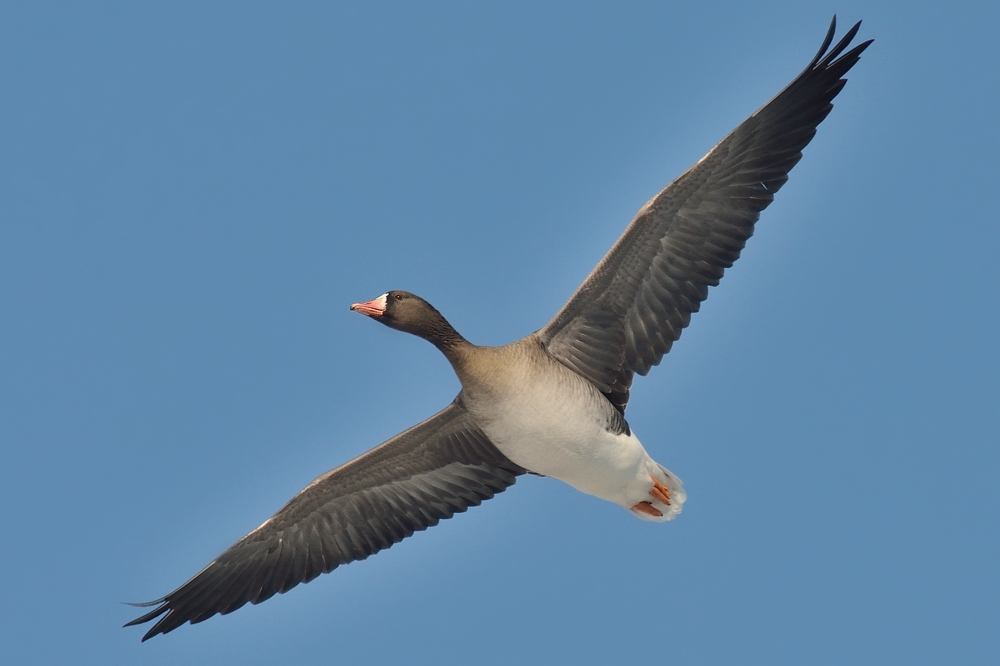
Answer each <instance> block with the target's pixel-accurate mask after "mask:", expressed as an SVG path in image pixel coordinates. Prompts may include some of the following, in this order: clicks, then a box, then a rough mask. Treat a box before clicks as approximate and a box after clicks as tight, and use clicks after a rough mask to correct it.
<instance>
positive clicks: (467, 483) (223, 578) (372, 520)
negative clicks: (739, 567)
mask: <svg viewBox="0 0 1000 666" xmlns="http://www.w3.org/2000/svg"><path fill="white" fill-rule="evenodd" d="M523 473H524V470H523V469H521V468H520V467H518V466H517V465H515V464H514V463H512V462H510V461H509V460H507V458H505V457H504V455H503V454H502V453H500V451H498V450H497V448H496V447H495V446H493V444H492V443H491V442H490V441H489V439H487V437H486V435H485V434H483V432H482V431H481V430H480V429H479V427H478V426H476V425H475V423H474V422H473V421H472V419H471V418H470V417H469V415H468V413H467V412H466V411H465V409H464V408H463V407H462V405H461V396H459V398H458V399H456V400H455V402H454V403H452V404H451V405H449V406H448V407H446V408H445V409H444V410H442V411H440V412H438V413H437V414H436V415H434V416H432V417H431V418H429V419H427V420H426V421H424V422H423V423H420V424H419V425H416V426H414V427H412V428H410V429H409V430H407V431H405V432H403V433H401V434H399V435H397V436H395V437H393V438H392V439H390V440H388V441H387V442H385V443H384V444H382V445H380V446H378V447H376V448H374V449H372V450H371V451H369V452H368V453H365V454H364V455H362V456H359V457H358V458H355V459H354V460H352V461H350V462H348V463H347V464H345V465H342V466H340V467H338V468H337V469H335V470H332V471H330V472H327V473H326V474H324V475H322V476H320V477H319V478H318V479H316V480H315V481H313V482H312V483H310V484H309V485H308V486H307V487H306V488H305V489H304V490H302V492H300V493H299V494H298V495H296V496H295V497H293V498H292V499H291V501H289V502H288V504H286V505H285V506H284V507H282V509H281V510H280V511H278V513H276V514H274V516H272V517H271V518H270V519H269V520H268V521H267V522H265V523H264V524H263V525H261V526H260V527H258V528H257V529H255V530H254V531H252V532H250V534H247V535H246V536H245V537H243V538H242V539H240V540H239V541H237V542H236V543H235V544H233V546H231V547H230V548H229V549H228V550H226V551H225V552H224V553H222V554H221V555H220V556H219V557H217V558H216V559H215V560H214V561H213V562H212V563H211V564H209V565H208V566H207V567H205V568H204V569H202V570H201V571H200V572H199V573H198V574H197V575H195V576H194V577H193V578H192V579H191V580H189V581H188V582H186V583H184V584H183V585H181V586H180V587H179V588H177V589H176V590H174V591H173V592H171V593H170V594H168V595H167V596H165V597H163V598H161V599H157V600H156V601H152V602H149V603H146V604H139V605H142V606H155V608H154V609H153V610H151V611H150V612H149V613H146V614H145V615H143V616H141V617H138V618H136V619H135V620H132V621H131V622H129V623H128V624H127V625H125V626H132V625H136V624H142V623H144V622H149V621H151V620H153V619H155V618H157V617H160V616H161V615H162V616H163V617H161V618H160V619H159V621H157V623H156V624H155V625H153V627H152V628H151V629H150V630H149V631H148V632H147V633H146V635H145V636H143V640H147V639H149V638H152V637H153V636H155V635H157V634H165V633H167V632H168V631H171V630H173V629H176V628H177V627H179V626H180V625H182V624H184V623H185V622H191V623H196V622H201V621H203V620H207V619H208V618H210V617H212V616H213V615H215V614H216V613H222V614H226V613H231V612H233V611H234V610H236V609H238V608H240V607H242V606H243V605H245V604H246V603H247V602H249V603H252V604H257V603H260V602H262V601H264V600H266V599H269V598H271V597H272V596H274V595H275V594H277V593H281V592H287V591H288V590H290V589H292V588H293V587H295V586H296V585H298V584H299V583H304V582H308V581H310V580H312V579H313V578H315V577H316V576H318V575H320V574H321V573H327V572H330V571H332V570H333V569H335V568H337V567H338V566H340V565H341V564H347V563H348V562H353V561H355V560H363V559H365V558H366V557H368V556H369V555H372V554H374V553H377V552H378V551H380V550H383V549H385V548H388V547H389V546H391V545H392V544H394V543H398V542H399V541H402V540H403V539H404V538H406V537H408V536H410V535H411V534H413V533H414V532H416V531H419V530H424V529H426V528H428V527H430V526H432V525H436V524H437V523H438V521H440V520H441V519H443V518H451V517H452V516H453V515H454V514H455V513H459V512H462V511H465V510H466V509H467V508H468V507H470V506H477V505H479V504H480V503H481V502H482V501H483V500H486V499H489V498H491V497H493V496H494V495H495V494H496V493H499V492H502V491H503V490H505V489H506V488H507V487H509V486H510V485H512V484H513V483H514V480H515V477H516V476H518V475H519V474H523Z"/></svg>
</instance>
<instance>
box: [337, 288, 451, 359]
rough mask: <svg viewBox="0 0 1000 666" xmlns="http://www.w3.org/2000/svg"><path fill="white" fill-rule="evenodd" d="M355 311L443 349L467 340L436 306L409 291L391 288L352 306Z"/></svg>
mask: <svg viewBox="0 0 1000 666" xmlns="http://www.w3.org/2000/svg"><path fill="white" fill-rule="evenodd" d="M351 310H352V311H353V312H360V313H361V314H363V315H365V316H367V317H370V318H372V319H374V320H375V321H377V322H380V323H382V324H385V325H386V326H388V327H389V328H394V329H396V330H398V331H403V332H404V333H411V334H413V335H416V336H419V337H421V338H423V339H424V340H427V341H428V342H430V343H432V344H433V345H434V346H436V347H438V348H439V349H440V348H445V347H450V346H454V345H457V344H461V343H465V338H463V337H462V336H461V335H459V333H458V331H456V330H455V329H454V328H453V327H452V325H451V324H449V323H448V320H447V319H445V318H444V316H443V315H442V314H441V313H440V312H438V311H437V309H436V308H435V307H434V306H433V305H431V304H430V303H428V302H427V301H425V300H424V299H422V298H420V297H419V296H417V295H416V294H411V293H410V292H408V291H398V290H394V291H389V292H386V293H384V294H382V295H381V296H379V297H378V298H376V299H373V300H370V301H367V302H365V303H354V304H352V305H351Z"/></svg>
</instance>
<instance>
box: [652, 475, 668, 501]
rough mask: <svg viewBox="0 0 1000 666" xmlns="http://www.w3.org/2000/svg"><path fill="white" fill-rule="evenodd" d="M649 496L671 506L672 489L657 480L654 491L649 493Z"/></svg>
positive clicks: (654, 483)
mask: <svg viewBox="0 0 1000 666" xmlns="http://www.w3.org/2000/svg"><path fill="white" fill-rule="evenodd" d="M649 494H650V495H652V496H653V498H654V499H657V500H659V501H661V502H663V503H664V504H666V505H667V506H670V489H669V488H667V487H666V486H665V485H663V484H662V483H660V482H659V481H657V480H656V479H653V489H652V490H650V491H649Z"/></svg>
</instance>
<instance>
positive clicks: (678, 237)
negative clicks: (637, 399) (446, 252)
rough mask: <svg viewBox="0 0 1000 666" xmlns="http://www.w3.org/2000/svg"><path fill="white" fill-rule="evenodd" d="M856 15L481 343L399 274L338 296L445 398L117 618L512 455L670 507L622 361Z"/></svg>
mask: <svg viewBox="0 0 1000 666" xmlns="http://www.w3.org/2000/svg"><path fill="white" fill-rule="evenodd" d="M860 25H861V24H860V22H859V23H858V24H857V25H855V26H854V27H853V28H851V29H850V30H849V31H848V32H847V34H846V35H845V36H844V38H843V39H842V40H841V41H840V42H839V43H838V44H837V45H836V46H834V47H833V49H832V50H830V51H829V52H827V48H828V47H829V46H830V44H831V42H832V39H833V35H834V32H835V29H836V17H834V20H833V23H832V24H831V25H830V29H829V32H828V33H827V35H826V39H825V40H824V41H823V45H822V47H820V50H819V53H817V54H816V57H815V58H813V60H812V62H810V63H809V66H808V67H806V69H805V71H803V72H802V73H801V74H800V75H799V76H798V77H797V78H796V79H795V80H794V81H792V83H791V84H790V85H789V86H788V87H787V88H785V89H784V90H783V91H782V92H781V93H779V94H778V95H777V96H776V97H775V98H774V99H772V100H771V101H770V102H768V103H767V104H765V105H764V106H763V107H762V108H761V109H760V110H758V111H757V112H756V113H754V114H753V115H752V116H750V117H749V118H748V119H747V120H745V121H744V122H743V123H742V124H741V125H740V126H739V127H737V128H736V129H735V130H734V131H733V132H732V133H731V134H729V136H727V137H726V138H724V139H723V140H722V141H721V142H719V144H718V145H716V146H715V147H714V148H713V149H712V150H711V151H709V153H708V154H707V155H705V157H703V158H702V159H701V160H699V161H698V163H697V164H695V165H694V166H693V167H691V168H690V169H688V170H687V171H686V172H685V173H684V174H682V175H681V176H680V177H679V178H677V179H676V180H675V181H673V182H672V183H671V184H670V185H668V186H667V187H666V188H665V189H664V190H663V191H661V192H660V193H659V194H657V195H656V196H655V197H653V198H652V199H651V200H650V201H649V202H648V203H647V204H646V205H645V206H643V207H642V209H641V210H640V211H639V213H638V215H636V217H635V219H634V220H632V223H631V224H629V226H628V228H626V230H625V233H624V234H623V235H622V236H621V238H619V239H618V241H617V242H616V243H615V245H614V247H612V248H611V250H610V251H609V252H608V254H607V255H606V256H605V257H604V258H603V259H602V260H601V262H600V263H599V264H598V265H597V267H596V268H595V269H594V270H593V272H591V274H590V275H589V276H587V278H586V280H584V281H583V284H581V285H580V287H579V288H578V289H577V290H576V293H574V294H573V296H572V297H571V298H570V299H569V301H568V302H567V303H566V304H565V305H564V306H563V308H562V309H561V310H560V311H559V312H558V314H556V316H555V317H554V318H553V319H552V321H550V322H549V323H548V324H546V325H545V327H544V328H542V329H541V330H539V331H537V332H535V333H532V334H531V335H529V336H527V337H525V338H523V339H521V340H518V341H517V342H513V343H511V344H508V345H504V346H502V347H480V346H477V345H474V344H472V343H470V342H469V341H467V340H466V339H465V338H463V337H462V336H461V335H460V334H459V333H458V332H457V331H456V330H455V329H454V328H453V327H452V326H451V325H450V324H449V323H448V321H447V320H446V319H445V318H444V317H443V316H442V315H441V314H440V313H439V312H438V311H437V310H436V309H435V308H434V307H432V306H431V305H430V304H429V303H427V301H425V300H423V299H422V298H420V297H418V296H415V295H413V294H410V293H408V292H405V291H390V292H388V293H386V294H383V295H381V296H379V297H378V298H376V299H374V300H371V301H368V302H365V303H355V304H354V305H352V306H351V310H353V311H355V312H359V313H361V314H363V315H366V316H368V317H370V318H372V319H374V320H375V321H378V322H380V323H382V324H385V325H386V326H390V327H392V328H395V329H397V330H400V331H405V332H407V333H412V334H413V335H418V336H420V337H422V338H424V339H425V340H427V341H429V342H430V343H431V344H433V345H434V346H435V347H437V348H438V349H439V350H441V352H442V353H443V354H444V356H445V358H447V359H448V361H449V362H450V363H451V365H452V367H453V368H454V370H455V372H456V374H457V375H458V377H459V379H460V380H461V383H462V389H461V391H460V393H459V394H458V397H456V398H455V400H454V402H452V403H451V404H450V405H448V406H447V407H445V408H444V409H443V410H442V411H440V412H438V413H437V414H435V415H434V416H432V417H431V418H429V419H427V420H426V421H424V422H423V423H420V424H418V425H415V426H413V427H412V428H410V429H409V430H406V431H405V432H402V433H400V434H399V435H397V436H395V437H393V438H392V439H390V440H388V441H387V442H385V443H383V444H381V445H379V446H377V447H375V448H374V449H372V450H371V451H368V452H367V453H365V454H364V455H362V456H359V457H358V458H355V459H354V460H352V461H350V462H348V463H346V464H344V465H341V466H340V467H338V468H336V469H334V470H332V471H329V472H327V473H326V474H323V475H322V476H320V477H319V478H317V479H316V480H315V481H313V482H312V483H310V484H309V485H308V486H306V487H305V489H303V490H302V491H301V492H300V493H299V494H297V495H296V496H295V497H293V498H292V499H291V501H289V502H288V504H286V505H285V506H284V507H282V509H281V510H280V511H278V512H277V513H276V514H274V515H273V516H272V517H271V518H269V519H268V520H267V521H265V522H264V523H263V524H262V525H261V526H260V527H258V528H257V529H255V530H253V531H252V532H250V533H249V534H247V535H246V536H245V537H243V538H242V539H240V540H239V541H237V542H236V543H235V544H234V545H233V546H232V547H230V548H229V549H228V550H226V551H225V552H224V553H222V554H221V555H220V556H219V557H217V558H216V559H215V560H213V561H212V562H211V563H210V564H209V565H208V566H206V567H205V568H204V569H202V570H201V571H200V572H199V573H197V574H196V575H195V576H194V577H193V578H191V579H190V580H189V581H187V582H186V583H184V584H183V585H181V586H180V587H179V588H177V589H176V590H174V591H173V592H171V593H170V594H168V595H166V596H165V597H162V598H160V599H157V600H156V601H151V602H148V603H145V604H137V605H139V606H155V608H153V609H152V610H151V611H149V612H148V613H146V614H145V615H142V616H141V617H138V618H136V619H135V620H132V621H131V622H129V623H128V624H127V625H125V626H131V625H137V624H142V623H145V622H149V621H151V620H154V619H156V618H159V620H158V621H157V622H156V624H154V625H153V627H152V628H151V629H150V630H149V631H148V632H147V633H146V635H145V636H143V639H142V640H144V641H145V640H147V639H149V638H152V637H153V636H155V635H157V634H165V633H167V632H169V631H172V630H174V629H176V628H177V627H179V626H180V625H182V624H184V623H185V622H191V623H192V624H193V623H196V622H202V621H203V620H207V619H208V618H210V617H212V616H213V615H215V614H216V613H222V614H226V613H231V612H232V611H234V610H236V609H238V608H240V607H242V606H243V605H244V604H246V603H247V602H250V603H252V604H257V603H260V602H262V601H264V600H266V599H269V598H270V597H271V596H273V595H274V594H275V593H277V592H286V591H288V590H290V589H292V588H293V587H295V586H296V585H298V584H299V583H304V582H308V581H311V580H312V579H313V578H315V577H316V576H318V575H320V574H321V573H327V572H330V571H332V570H334V569H336V568H337V567H338V566H340V565H341V564H347V563H349V562H353V561H355V560H363V559H365V558H367V557H368V556H369V555H372V554H373V553H377V552H378V551H380V550H382V549H383V548H388V547H389V546H391V545H392V544H394V543H397V542H398V541H401V540H403V539H405V538H406V537H408V536H410V535H411V534H413V533H414V532H416V531H419V530H424V529H426V528H428V527H430V526H431V525H436V524H437V523H438V521H440V520H441V519H443V518H450V517H451V516H453V515H454V514H455V513H459V512H462V511H465V510H466V509H468V508H469V507H470V506H476V505H478V504H480V503H481V502H482V501H483V500H486V499H489V498H491V497H493V496H494V495H495V494H497V493H499V492H503V491H504V490H505V489H506V488H507V487H509V486H511V485H513V484H514V481H515V480H516V478H517V477H518V476H519V475H521V474H524V473H526V472H531V473H534V474H539V475H543V476H549V477H552V478H555V479H559V480H561V481H564V482H566V483H568V484H570V485H572V486H573V487H575V488H577V489H579V490H581V491H583V492H585V493H589V494H591V495H596V496H597V497H601V498H603V499H606V500H608V501H610V502H615V503H617V504H619V505H621V506H622V507H624V508H625V509H627V510H628V511H629V512H631V513H632V514H633V515H635V516H636V517H638V518H641V519H643V520H649V521H666V520H671V519H672V518H675V517H676V516H677V515H678V514H679V513H680V512H681V509H682V508H683V506H684V501H685V499H686V495H685V492H684V487H683V485H682V484H681V480H680V479H679V478H677V476H675V475H674V474H673V473H671V472H670V471H669V470H667V469H666V468H665V467H663V466H662V465H660V464H658V463H657V462H655V461H654V460H653V459H652V458H651V457H650V456H649V454H647V453H646V450H645V449H644V448H643V447H642V444H640V443H639V440H638V439H637V438H636V436H635V434H634V433H633V432H632V430H631V428H630V427H629V424H628V422H627V421H626V420H625V407H626V405H627V404H628V399H629V388H630V387H631V385H632V379H633V376H634V375H635V374H636V373H638V374H640V375H645V374H646V373H647V372H649V369H650V368H651V367H652V366H654V365H657V364H658V363H659V362H660V359H661V358H662V357H663V355H664V354H666V353H667V352H668V351H669V350H670V347H671V345H672V344H673V343H674V341H675V340H677V339H678V338H679V337H680V335H681V331H682V330H683V329H684V327H686V326H687V325H688V323H689V322H690V319H691V313H692V312H697V311H698V308H699V306H700V304H701V302H702V301H703V300H705V298H706V297H707V296H708V288H709V287H710V286H715V285H717V284H719V280H720V278H722V275H723V272H724V270H725V269H726V268H728V267H729V266H732V265H733V262H734V261H736V259H737V258H738V257H739V256H740V251H741V250H742V249H743V247H744V245H745V244H746V241H747V239H748V238H749V237H750V235H751V234H752V233H753V227H754V223H755V222H756V221H757V219H758V217H759V216H760V212H761V211H762V210H764V208H766V207H767V206H768V204H770V203H771V201H772V200H773V199H774V194H775V192H777V191H778V190H779V189H781V186H782V185H784V184H785V181H786V180H788V172H789V170H791V168H792V167H793V166H795V164H796V163H797V162H798V161H799V159H800V158H801V157H802V152H801V151H802V149H803V148H804V147H805V146H806V145H807V144H808V143H809V141H810V140H811V139H812V137H813V135H814V134H815V133H816V127H817V125H819V123H820V122H822V121H823V119H824V118H826V116H827V114H828V113H830V110H831V109H832V108H833V107H832V104H831V101H832V100H833V98H834V97H836V96H837V94H838V93H839V92H840V90H841V89H842V88H843V87H844V84H845V83H846V81H845V79H843V78H842V77H843V76H844V75H845V74H846V73H847V71H848V70H850V69H851V67H853V66H854V64H855V63H856V62H857V61H858V58H859V57H860V55H861V53H862V52H863V51H864V50H865V49H866V48H867V47H868V45H869V44H871V40H869V41H866V42H864V43H862V44H859V45H857V46H855V47H854V48H853V49H851V50H850V51H847V52H846V53H843V52H844V51H845V49H847V47H848V46H849V45H850V43H851V41H852V40H853V38H854V36H855V35H856V33H857V31H858V28H859V27H860ZM842 53H843V55H841V54H842ZM160 616H162V617H160Z"/></svg>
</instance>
